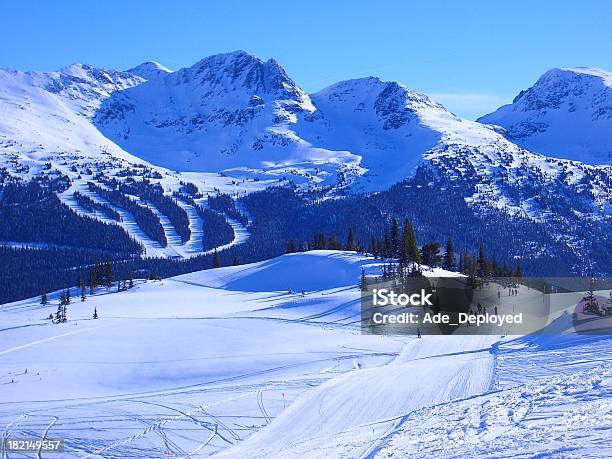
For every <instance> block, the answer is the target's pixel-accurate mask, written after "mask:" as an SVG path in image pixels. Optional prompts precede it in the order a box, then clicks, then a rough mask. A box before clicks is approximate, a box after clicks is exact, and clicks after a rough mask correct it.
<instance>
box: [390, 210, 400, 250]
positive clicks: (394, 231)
mask: <svg viewBox="0 0 612 459" xmlns="http://www.w3.org/2000/svg"><path fill="white" fill-rule="evenodd" d="M399 256H400V241H399V225H398V223H397V219H396V218H395V217H393V219H392V220H391V257H392V258H397V257H399Z"/></svg>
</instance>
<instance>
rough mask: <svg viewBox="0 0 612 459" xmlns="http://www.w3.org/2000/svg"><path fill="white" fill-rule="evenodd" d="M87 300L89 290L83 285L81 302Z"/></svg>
mask: <svg viewBox="0 0 612 459" xmlns="http://www.w3.org/2000/svg"><path fill="white" fill-rule="evenodd" d="M86 298H87V289H86V288H85V284H83V285H81V301H85V299H86Z"/></svg>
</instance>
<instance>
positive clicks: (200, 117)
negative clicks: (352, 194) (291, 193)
mask: <svg viewBox="0 0 612 459" xmlns="http://www.w3.org/2000/svg"><path fill="white" fill-rule="evenodd" d="M313 111H315V107H314V106H313V104H312V102H311V100H310V97H309V96H308V95H307V94H306V93H305V92H304V91H302V90H301V89H300V88H299V87H298V85H297V84H296V83H295V82H294V81H293V80H291V78H289V76H288V75H287V74H286V72H285V71H284V70H283V68H282V67H281V66H280V65H279V64H278V63H277V62H276V61H275V60H273V59H270V60H268V61H266V62H264V61H262V60H260V59H258V58H256V57H255V56H253V55H250V54H248V53H245V52H243V51H238V52H234V53H229V54H220V55H215V56H211V57H208V58H206V59H203V60H201V61H200V62H198V63H196V64H195V65H193V66H192V67H189V68H185V69H181V70H179V71H177V72H174V73H171V74H168V75H165V76H162V77H159V78H155V79H152V80H150V81H148V82H146V83H144V84H142V85H139V86H137V87H134V88H132V89H131V90H129V91H122V92H119V93H116V94H115V95H113V96H112V97H111V98H109V99H108V100H107V101H105V103H104V104H103V105H102V107H101V109H100V110H99V112H98V113H97V115H96V117H95V124H96V125H97V126H98V128H99V129H100V130H101V131H102V132H103V133H104V134H105V135H106V136H107V137H108V138H110V139H113V140H114V141H115V142H117V143H118V144H119V145H121V146H122V147H123V148H124V149H126V150H128V151H137V152H138V154H139V156H140V157H143V158H145V159H147V160H148V161H151V162H153V163H154V164H158V165H161V166H164V167H167V168H169V169H173V170H183V171H185V170H188V171H221V170H226V169H236V168H247V169H251V170H252V169H258V168H265V169H267V170H271V169H275V168H280V169H285V168H286V166H303V165H304V163H307V164H308V165H310V166H312V165H313V164H321V165H323V164H326V163H331V164H333V165H334V167H332V171H335V170H336V169H341V168H345V167H347V166H350V165H356V164H357V163H358V162H359V158H358V157H357V156H355V155H353V154H351V153H349V152H346V151H341V152H333V151H328V150H326V149H325V148H313V146H312V145H310V144H309V143H307V142H305V141H304V140H302V139H301V138H299V137H298V136H297V135H296V134H295V132H294V130H293V127H294V126H295V124H296V123H297V121H298V117H299V115H300V114H301V113H312V112H313ZM306 168H308V166H306ZM309 172H310V173H312V174H315V175H316V174H317V171H315V170H314V168H312V167H311V169H310V171H309ZM318 172H319V173H320V174H321V176H322V178H321V180H325V179H326V178H328V177H329V176H330V173H329V172H325V173H323V172H321V171H318ZM331 179H332V181H335V175H333V176H332V177H331ZM328 180H329V179H328Z"/></svg>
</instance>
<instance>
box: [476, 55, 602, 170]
mask: <svg viewBox="0 0 612 459" xmlns="http://www.w3.org/2000/svg"><path fill="white" fill-rule="evenodd" d="M478 121H480V122H482V123H489V124H496V125H499V126H502V127H503V128H505V130H506V135H507V137H508V138H509V139H510V140H512V141H513V142H515V143H517V144H519V145H521V146H523V147H524V148H527V149H529V150H532V151H536V152H539V153H542V154H545V155H547V156H553V157H557V158H568V159H573V160H577V161H581V162H585V163H589V164H612V137H611V136H610V133H611V132H612V73H609V72H606V71H605V70H601V69H596V68H587V67H578V68H564V69H552V70H549V71H548V72H546V73H545V74H544V75H542V76H541V77H540V78H539V79H538V81H537V82H536V83H535V84H534V85H533V86H532V87H531V88H529V89H527V90H525V91H521V93H520V94H519V95H518V96H516V98H515V99H514V101H513V102H512V103H511V104H509V105H504V106H503V107H500V108H499V109H498V110H497V111H495V112H493V113H490V114H488V115H485V116H483V117H481V118H480V119H479V120H478Z"/></svg>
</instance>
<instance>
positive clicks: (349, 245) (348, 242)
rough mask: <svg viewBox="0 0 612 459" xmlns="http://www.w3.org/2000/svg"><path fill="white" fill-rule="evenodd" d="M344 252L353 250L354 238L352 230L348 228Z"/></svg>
mask: <svg viewBox="0 0 612 459" xmlns="http://www.w3.org/2000/svg"><path fill="white" fill-rule="evenodd" d="M346 250H349V251H353V250H355V238H354V236H353V228H349V230H348V235H347V237H346Z"/></svg>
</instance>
